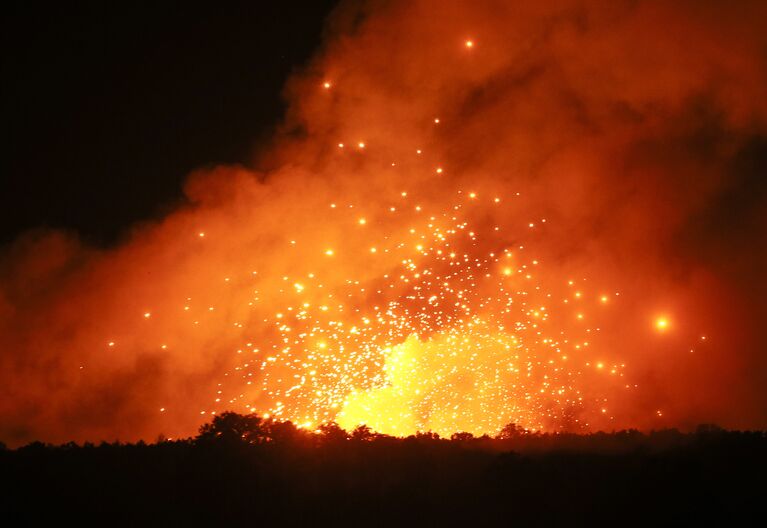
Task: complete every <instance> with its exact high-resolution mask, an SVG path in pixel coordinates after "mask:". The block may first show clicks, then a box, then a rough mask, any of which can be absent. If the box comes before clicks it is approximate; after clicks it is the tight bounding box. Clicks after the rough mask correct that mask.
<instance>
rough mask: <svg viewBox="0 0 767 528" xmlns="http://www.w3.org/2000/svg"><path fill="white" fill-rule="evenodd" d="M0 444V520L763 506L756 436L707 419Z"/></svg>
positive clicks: (267, 518)
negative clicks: (555, 429) (616, 426)
mask: <svg viewBox="0 0 767 528" xmlns="http://www.w3.org/2000/svg"><path fill="white" fill-rule="evenodd" d="M0 447H2V449H0V474H1V475H2V482H3V488H4V491H3V493H2V495H0V496H1V497H2V499H0V507H1V508H0V509H1V510H2V512H3V514H4V518H5V519H6V520H11V521H13V522H12V523H11V524H6V525H7V526H11V525H13V526H17V525H26V524H33V525H37V524H40V523H42V522H43V521H45V520H46V519H48V518H50V517H51V516H52V515H53V516H54V517H55V518H56V519H58V520H59V521H60V520H62V519H71V520H75V521H78V522H87V523H91V522H93V523H98V524H103V525H123V524H129V525H138V524H141V525H158V524H165V525H171V526H176V525H181V524H182V523H184V524H193V525H199V524H209V525H228V524H235V523H242V524H245V523H247V524H250V525H265V526H272V525H300V526H309V525H312V526H334V525H335V526H346V525H358V526H395V525H396V526H401V525H420V526H436V525H461V524H463V525H498V526H531V525H532V526H550V525H564V524H567V525H569V526H578V525H594V524H607V523H609V524H616V525H623V526H636V525H648V524H652V525H690V524H700V523H706V524H709V523H711V522H717V521H718V522H726V523H727V524H734V523H738V522H744V521H746V520H748V519H755V518H758V517H757V516H763V514H764V511H765V503H764V496H765V495H764V493H765V491H766V489H765V485H764V478H765V467H766V465H765V462H767V435H765V433H764V432H758V431H757V432H740V431H725V430H723V429H721V428H718V427H716V426H713V425H702V426H700V427H699V428H698V429H697V430H696V431H695V432H693V433H682V432H680V431H678V430H675V429H671V430H661V431H653V432H650V433H642V432H639V431H636V430H628V431H618V432H613V433H594V434H585V435H581V434H546V433H531V432H529V431H526V430H525V429H523V428H521V427H519V426H517V425H514V424H509V425H508V426H506V427H505V428H504V429H503V430H502V431H501V432H500V433H499V435H498V436H497V437H495V438H491V437H489V436H482V437H474V436H472V435H471V434H469V433H456V434H454V435H452V437H451V438H449V439H445V438H440V437H439V436H438V435H436V434H434V433H428V432H426V433H419V434H416V435H413V436H409V437H407V438H394V437H390V436H386V435H381V434H377V433H375V432H373V431H371V430H370V429H369V428H368V427H366V426H360V427H357V428H356V429H354V430H353V431H351V432H347V431H344V430H343V429H341V428H340V427H339V426H338V425H336V424H333V423H330V424H326V425H323V426H321V427H320V428H319V430H318V431H316V432H315V431H306V430H303V429H300V428H297V427H295V426H294V425H293V424H291V423H289V422H277V421H274V420H267V419H263V418H261V417H260V416H257V415H255V414H249V415H240V414H236V413H232V412H227V413H223V414H221V415H218V416H216V417H215V418H214V419H213V420H212V421H211V422H210V423H207V424H205V425H203V426H202V427H201V428H200V430H199V434H198V435H197V436H196V437H194V438H188V439H182V440H167V439H164V438H159V439H158V440H157V442H156V443H153V444H146V443H144V442H138V443H135V444H125V443H120V442H114V443H101V444H100V445H94V444H90V443H85V444H83V445H77V444H75V443H69V444H64V445H60V446H53V445H46V444H43V443H40V442H35V443H31V444H28V445H26V446H24V447H20V448H18V449H15V450H10V449H7V448H5V447H4V446H0Z"/></svg>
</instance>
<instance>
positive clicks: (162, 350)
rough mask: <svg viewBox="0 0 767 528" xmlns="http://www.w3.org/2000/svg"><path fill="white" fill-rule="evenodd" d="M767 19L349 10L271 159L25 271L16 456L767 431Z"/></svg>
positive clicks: (24, 259) (687, 12)
mask: <svg viewBox="0 0 767 528" xmlns="http://www.w3.org/2000/svg"><path fill="white" fill-rule="evenodd" d="M764 10H765V8H764V6H763V5H761V4H759V3H748V2H744V3H742V4H739V5H738V6H737V7H732V8H727V7H726V6H724V5H721V6H720V5H714V4H706V5H700V3H698V2H676V3H674V4H668V3H664V2H653V1H645V2H634V1H631V2H612V3H610V4H609V5H606V4H603V3H598V2H596V3H591V2H567V1H565V2H558V3H556V5H551V4H548V3H547V4H546V5H540V6H534V5H532V4H529V3H528V4H526V3H513V2H492V1H490V2H470V3H462V2H437V3H435V2H429V1H419V2H391V3H386V4H385V5H383V4H378V3H375V2H374V3H371V4H367V3H350V4H342V5H341V6H339V8H338V9H337V10H336V11H335V13H334V14H333V15H332V16H331V18H330V19H329V20H328V24H327V35H326V41H325V44H324V47H323V49H322V50H320V51H319V52H318V54H317V56H316V57H315V59H314V60H313V61H312V62H311V63H310V64H309V65H307V66H306V67H305V68H304V69H303V70H302V71H301V72H299V73H297V74H296V75H294V76H293V77H292V78H291V79H290V80H289V81H288V83H287V85H286V88H285V97H286V98H287V100H288V101H289V110H288V113H287V115H286V116H285V120H284V123H283V125H282V126H281V128H280V130H279V131H278V133H276V134H275V136H274V137H273V138H272V140H271V141H270V142H269V143H268V144H263V145H260V149H259V152H258V153H257V155H256V156H255V159H254V160H253V161H252V163H250V164H249V165H248V167H247V168H246V167H242V166H227V167H215V168H209V169H205V170H200V171H198V172H196V173H194V174H192V175H191V176H190V178H189V181H188V183H187V185H186V187H185V189H184V193H185V196H186V203H185V204H184V205H183V206H181V207H179V208H178V209H176V210H175V211H173V212H172V213H170V214H168V215H166V216H165V217H164V218H162V219H160V220H158V221H155V222H150V223H146V224H144V225H141V226H136V227H135V228H134V229H133V230H132V231H131V232H130V233H128V234H126V236H125V238H124V240H123V241H121V243H120V244H118V245H117V246H116V247H113V248H106V249H104V248H102V249H99V248H92V247H86V246H84V245H83V244H81V243H80V242H79V241H78V240H77V238H76V236H73V235H72V234H68V233H63V232H60V231H52V232H51V231H47V232H45V231H38V232H33V233H29V234H26V235H24V236H22V237H20V238H19V240H18V241H17V242H16V243H15V244H13V246H11V247H10V248H8V249H7V250H5V251H4V254H3V257H2V261H1V262H0V325H1V326H0V346H2V350H3V355H2V356H0V372H1V373H2V374H0V376H2V380H1V381H2V383H0V386H1V387H3V388H2V389H0V417H1V418H2V420H0V423H2V426H1V427H2V428H0V438H3V439H4V440H7V441H9V442H10V443H19V442H23V441H26V440H30V439H37V438H39V439H43V440H54V441H56V440H61V441H66V440H70V439H101V438H114V437H117V436H119V437H121V439H131V438H138V437H143V438H152V437H154V436H155V435H156V434H158V433H160V432H162V433H165V434H166V435H172V436H179V435H188V434H190V433H191V432H193V431H194V429H195V428H196V427H197V425H198V424H199V422H200V421H202V420H205V419H208V418H209V416H210V415H211V414H213V413H220V412H222V411H226V410H233V411H237V412H257V413H259V414H264V415H269V416H271V417H276V418H277V419H281V420H282V419H284V420H291V421H293V422H295V423H296V424H299V425H301V426H302V427H306V428H308V429H315V428H316V427H318V426H319V425H321V424H322V423H325V422H328V421H337V422H338V423H339V424H341V425H342V426H343V427H346V428H352V427H354V426H356V425H358V424H367V425H368V426H369V427H371V428H372V429H374V430H376V431H380V432H383V433H390V434H396V435H407V434H411V433H414V432H416V431H429V430H431V431H435V432H438V433H439V434H441V435H449V434H451V433H453V432H458V431H467V432H471V433H474V434H484V433H488V434H494V433H496V432H497V431H499V430H500V429H501V428H502V427H503V426H504V425H506V424H508V423H510V422H514V423H515V424H518V425H519V426H522V427H525V428H528V429H535V430H547V431H584V430H598V429H617V428H621V427H639V428H658V427H665V426H679V427H693V426H695V425H697V424H698V423H710V422H717V423H720V424H722V425H724V426H728V427H749V426H750V427H754V426H756V427H759V426H764V425H765V423H767V422H766V421H765V420H767V414H766V413H765V409H767V405H765V404H764V403H765V399H764V391H763V389H762V387H763V383H764V382H765V378H764V376H765V373H767V368H766V365H765V363H764V355H763V354H761V352H760V351H763V350H764V346H765V343H767V341H765V339H764V335H763V331H762V330H761V328H760V325H761V323H762V322H763V318H764V315H765V314H767V304H765V301H764V299H765V298H767V282H766V281H765V280H764V277H763V270H764V269H765V266H767V254H766V253H765V250H764V244H762V243H761V241H762V240H764V237H765V236H767V218H765V215H764V211H765V210H767V209H765V207H764V205H765V204H767V190H765V186H764V178H763V172H764V168H765V167H767V157H765V155H764V152H765V145H767V140H765V138H767V119H766V118H767V104H766V103H765V102H766V101H767V97H765V93H764V87H765V86H767V66H766V65H765V59H764V49H767V41H765V32H764V31H763V27H761V26H762V25H763V23H761V24H760V22H758V21H762V20H764V19H765V18H767V17H765V15H766V14H767V13H765V12H764Z"/></svg>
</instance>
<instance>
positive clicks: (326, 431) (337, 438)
mask: <svg viewBox="0 0 767 528" xmlns="http://www.w3.org/2000/svg"><path fill="white" fill-rule="evenodd" d="M319 431H320V437H321V438H322V440H323V441H324V442H327V443H334V442H341V441H345V440H348V439H349V435H348V433H347V432H346V431H345V430H343V429H342V428H341V426H339V425H338V424H337V423H335V422H329V423H326V424H322V425H321V426H320V427H319Z"/></svg>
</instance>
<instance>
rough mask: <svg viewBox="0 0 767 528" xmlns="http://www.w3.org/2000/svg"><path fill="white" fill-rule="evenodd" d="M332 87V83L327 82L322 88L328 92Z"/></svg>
mask: <svg viewBox="0 0 767 528" xmlns="http://www.w3.org/2000/svg"><path fill="white" fill-rule="evenodd" d="M331 86H333V85H332V84H330V81H325V82H324V83H322V87H323V88H325V89H326V90H328V89H329V88H330V87H331Z"/></svg>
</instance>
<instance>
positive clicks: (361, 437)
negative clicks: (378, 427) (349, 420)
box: [351, 424, 376, 442]
mask: <svg viewBox="0 0 767 528" xmlns="http://www.w3.org/2000/svg"><path fill="white" fill-rule="evenodd" d="M351 437H352V440H357V441H360V442H369V441H370V440H373V439H374V438H375V437H376V434H375V433H374V432H373V430H372V429H371V428H370V427H368V426H367V425H364V424H361V425H358V426H357V427H356V428H355V429H354V431H352V435H351Z"/></svg>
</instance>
